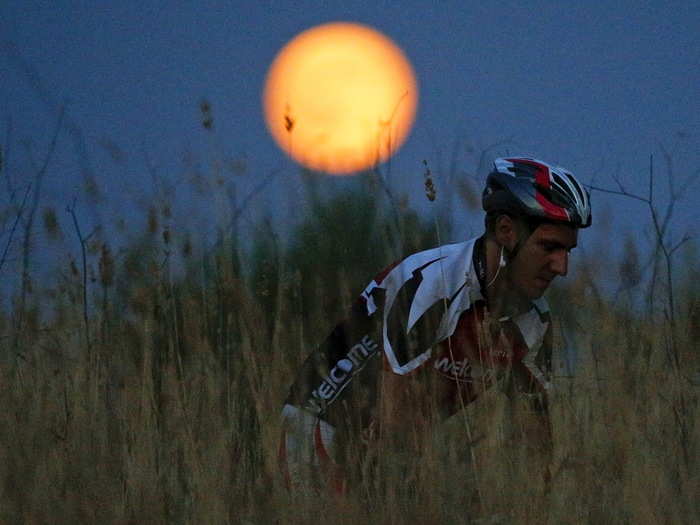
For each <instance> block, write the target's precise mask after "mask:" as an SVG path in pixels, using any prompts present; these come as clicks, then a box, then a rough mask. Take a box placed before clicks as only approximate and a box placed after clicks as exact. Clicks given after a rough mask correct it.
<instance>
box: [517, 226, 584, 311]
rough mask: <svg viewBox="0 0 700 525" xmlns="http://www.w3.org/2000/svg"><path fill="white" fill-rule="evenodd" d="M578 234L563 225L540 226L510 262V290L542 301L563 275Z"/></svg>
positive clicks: (574, 229) (573, 229)
mask: <svg viewBox="0 0 700 525" xmlns="http://www.w3.org/2000/svg"><path fill="white" fill-rule="evenodd" d="M577 239H578V230H577V229H576V228H573V227H571V226H568V225H566V224H549V223H545V224H541V225H540V226H539V227H537V229H535V231H534V232H532V235H530V236H529V237H528V239H527V241H526V242H525V244H523V246H522V247H521V248H520V250H519V251H518V253H517V255H516V256H515V259H514V260H513V261H512V262H511V265H512V266H511V271H510V279H511V282H512V284H513V285H514V287H515V288H516V289H517V290H518V291H519V292H520V293H521V294H522V295H523V296H525V297H527V298H528V299H530V300H533V299H538V298H539V297H542V294H543V293H544V291H545V290H546V289H547V287H548V286H549V284H550V283H551V282H552V280H553V279H554V278H555V277H556V276H557V275H562V276H564V275H566V272H567V270H568V266H569V252H570V251H571V250H572V249H573V248H574V247H576V241H577Z"/></svg>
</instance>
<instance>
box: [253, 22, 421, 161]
mask: <svg viewBox="0 0 700 525" xmlns="http://www.w3.org/2000/svg"><path fill="white" fill-rule="evenodd" d="M417 102H418V90H417V85H416V80H415V76H414V74H413V69H412V68H411V65H410V63H409V62H408V60H407V59H406V57H405V56H404V55H403V53H402V52H401V50H400V49H399V48H398V47H397V46H396V45H395V44H394V43H393V42H392V41H391V40H389V39H388V38H387V37H385V36H384V35H382V34H381V33H379V32H377V31H375V30H373V29H370V28H368V27H366V26H362V25H358V24H349V23H332V24H325V25H321V26H317V27H314V28H312V29H309V30H307V31H305V32H303V33H301V34H299V35H298V36H297V37H295V38H294V39H293V40H291V41H290V42H289V43H288V44H287V45H286V46H285V47H284V48H283V49H282V50H281V51H280V52H279V54H278V55H277V56H276V57H275V60H274V62H273V63H272V65H271V66H270V70H269V71H268V75H267V80H266V82H265V91H264V94H263V105H264V109H265V119H266V121H267V125H268V128H269V130H270V132H271V133H272V136H273V137H274V139H275V141H276V142H277V144H278V145H279V146H280V147H281V148H282V149H283V150H284V151H286V152H287V153H288V154H289V155H290V156H291V157H293V158H294V159H295V160H296V161H298V162H300V163H301V164H303V165H305V166H307V167H309V168H311V169H314V170H319V171H325V172H328V173H335V174H347V173H352V172H356V171H360V170H363V169H365V168H368V167H370V166H372V165H374V164H376V163H379V162H383V161H385V160H387V159H388V158H389V157H390V156H391V155H392V154H393V153H394V152H395V151H396V149H397V148H398V147H399V146H400V145H401V144H402V143H403V142H404V141H405V139H406V137H407V136H408V133H409V131H410V129H411V126H412V124H413V119H414V116H415V112H416V105H417Z"/></svg>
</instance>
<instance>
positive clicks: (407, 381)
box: [280, 158, 591, 491]
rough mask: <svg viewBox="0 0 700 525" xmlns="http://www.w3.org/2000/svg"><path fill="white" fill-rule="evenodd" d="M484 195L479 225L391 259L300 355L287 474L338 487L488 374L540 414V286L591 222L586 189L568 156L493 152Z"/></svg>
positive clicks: (477, 390)
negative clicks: (545, 158)
mask: <svg viewBox="0 0 700 525" xmlns="http://www.w3.org/2000/svg"><path fill="white" fill-rule="evenodd" d="M482 204H483V208H484V210H485V212H486V217H485V225H486V232H485V234H484V235H482V236H481V237H479V238H476V239H471V240H469V241H465V242H461V243H457V244H451V245H445V246H440V247H438V248H434V249H430V250H426V251H423V252H419V253H416V254H413V255H410V256H409V257H407V258H406V259H404V260H403V261H401V262H399V263H398V264H395V265H394V266H392V267H390V268H388V269H386V270H385V271H384V272H382V273H381V274H379V275H378V276H377V277H376V278H375V279H374V280H373V281H372V282H371V283H370V284H369V285H368V286H367V287H366V288H365V290H364V291H363V292H362V294H361V296H360V297H359V299H358V300H357V302H356V303H355V304H354V306H353V307H352V309H351V312H350V315H349V317H348V319H346V320H345V321H343V322H342V323H340V324H339V325H338V326H336V328H335V329H334V330H333V332H332V333H331V334H330V336H329V337H328V338H327V339H326V340H325V341H324V342H323V343H322V344H321V345H320V346H319V347H318V348H317V349H316V350H315V351H314V352H313V353H312V354H311V356H310V357H309V358H308V359H307V361H306V362H305V363H304V366H303V368H302V370H301V373H300V375H299V376H298V378H297V380H296V382H295V383H294V384H293V385H292V387H291V389H290V393H289V396H288V398H287V400H286V404H285V406H284V409H283V419H284V421H283V435H282V440H281V445H280V461H281V466H282V471H283V473H284V475H285V478H286V480H287V482H288V483H289V484H290V485H292V486H294V485H308V484H310V485H312V486H315V487H317V488H318V487H323V486H332V487H333V488H334V489H335V490H338V491H343V490H345V489H346V488H347V487H346V484H347V480H348V478H349V477H352V476H349V472H350V471H352V470H353V469H354V470H355V471H357V469H358V468H359V467H358V465H360V464H362V462H363V460H364V458H366V457H367V455H368V450H371V448H372V444H373V443H374V442H376V441H377V440H378V436H393V437H394V438H395V441H397V442H400V441H401V440H402V439H406V437H407V436H409V435H415V432H413V434H411V432H412V431H415V429H416V428H420V427H421V426H422V427H423V428H426V427H428V428H429V427H430V425H432V424H434V423H435V422H436V421H437V420H440V419H444V418H447V417H449V416H451V415H452V414H455V413H456V412H457V411H459V410H460V409H462V408H464V406H466V405H467V404H468V403H470V402H472V401H473V400H475V399H476V398H477V397H478V396H479V395H480V394H481V393H483V392H484V391H486V390H487V389H490V388H492V387H494V385H496V384H498V385H500V387H501V388H503V389H504V391H506V392H507V393H508V394H509V395H511V396H523V397H527V398H529V399H530V400H531V402H532V404H533V405H534V406H535V407H536V409H537V410H538V411H539V412H540V413H541V414H544V415H545V416H546V411H547V399H546V394H547V390H548V389H549V387H550V383H549V382H550V376H551V361H552V358H551V353H552V348H551V344H552V328H551V321H550V317H549V310H548V307H547V304H546V302H545V300H544V299H543V298H542V295H543V293H544V292H545V290H546V289H547V287H548V286H549V285H550V283H551V282H552V280H553V279H554V278H555V277H557V276H564V275H566V273H567V269H568V254H569V252H570V251H571V250H572V249H573V248H574V247H575V246H576V243H577V236H578V229H579V228H585V227H588V226H589V225H590V224H591V212H590V203H589V196H588V194H587V192H586V190H585V189H584V188H583V186H582V185H581V184H580V183H579V182H578V181H577V180H576V178H575V177H574V176H573V175H572V174H571V173H570V172H569V171H567V170H566V169H564V168H561V167H556V166H552V165H549V164H547V163H545V162H542V161H539V160H535V159H531V158H499V159H496V161H495V162H494V168H493V171H492V173H491V174H490V175H489V176H488V178H487V183H486V188H485V190H484V193H483V198H482ZM544 419H545V420H546V417H545V418H544ZM547 428H548V426H547Z"/></svg>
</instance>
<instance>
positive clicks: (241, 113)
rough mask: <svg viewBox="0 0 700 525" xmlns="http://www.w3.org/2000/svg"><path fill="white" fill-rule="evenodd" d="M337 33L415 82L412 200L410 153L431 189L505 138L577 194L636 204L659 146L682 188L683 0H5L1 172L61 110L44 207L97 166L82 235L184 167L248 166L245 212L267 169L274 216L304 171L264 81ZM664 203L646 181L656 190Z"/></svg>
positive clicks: (416, 178) (695, 61) (691, 122)
mask: <svg viewBox="0 0 700 525" xmlns="http://www.w3.org/2000/svg"><path fill="white" fill-rule="evenodd" d="M340 20H343V21H354V22H359V23H364V24H368V25H370V26H372V27H374V28H376V29H378V30H380V31H382V32H383V33H385V34H386V35H388V36H389V37H390V38H392V39H393V40H394V41H395V42H396V43H397V44H398V45H399V46H400V47H401V48H402V49H403V50H404V52H405V53H406V55H407V56H408V58H409V59H410V61H411V62H412V64H413V66H414V68H415V71H416V74H417V76H418V80H419V83H420V94H421V98H420V102H419V109H418V114H417V119H416V123H415V126H414V129H413V132H412V133H411V135H410V137H409V139H408V140H407V142H406V143H405V144H404V146H403V148H402V149H401V150H400V151H399V153H398V154H397V155H396V157H395V158H394V159H393V161H392V172H393V173H394V174H395V176H396V177H397V178H399V177H400V178H401V181H397V184H398V185H399V186H401V185H405V186H404V187H405V188H407V191H409V192H410V191H411V188H415V187H420V184H421V176H422V175H421V174H422V164H421V163H422V160H423V159H426V160H428V162H429V163H430V164H431V166H432V167H433V169H434V171H436V172H437V176H438V191H440V186H439V184H440V181H439V176H440V166H443V165H446V164H447V161H448V159H449V157H450V155H451V152H452V151H453V149H454V148H456V151H457V156H456V159H457V165H458V168H459V169H460V170H461V169H464V170H465V171H467V172H473V171H474V169H475V163H476V159H475V156H474V153H470V152H469V151H470V149H471V150H473V151H476V152H478V151H479V150H480V149H481V148H483V147H486V146H488V145H490V144H494V143H497V142H499V141H502V140H504V139H511V140H510V141H509V143H508V145H507V149H508V151H509V153H511V154H513V153H520V152H522V153H526V154H530V155H534V156H536V157H538V158H541V159H543V160H548V161H551V162H554V163H557V164H561V165H563V166H566V167H567V168H569V169H571V170H573V171H574V173H576V174H577V175H578V176H579V177H581V178H582V179H583V180H584V181H589V180H590V179H591V177H593V176H594V175H595V177H596V179H595V180H596V183H597V184H601V185H605V186H609V187H613V186H614V184H613V181H612V179H611V178H610V176H609V175H610V173H617V174H618V176H619V177H620V179H621V180H622V181H623V182H624V184H626V186H627V187H629V188H635V186H636V185H638V184H639V183H640V180H641V181H643V186H641V187H639V190H638V192H639V193H643V192H644V191H645V190H646V176H647V169H648V168H647V167H648V163H649V160H648V159H649V155H650V154H651V153H654V154H655V155H656V159H657V163H658V167H657V173H659V174H662V173H663V164H662V161H661V151H660V145H661V146H663V147H664V148H666V149H667V150H668V151H669V152H671V154H672V156H673V159H674V166H675V170H676V171H677V177H678V180H679V182H680V180H683V179H684V177H685V176H687V175H689V174H691V173H692V172H693V171H695V170H697V169H698V166H700V162H699V161H700V148H699V147H698V146H699V145H700V111H698V108H699V105H698V92H699V91H700V89H699V88H700V73H699V72H698V71H699V69H700V68H699V67H698V65H699V64H700V4H697V3H694V2H668V1H664V2H662V1H658V2H641V1H639V2H633V1H625V2H611V3H606V5H603V3H602V2H601V3H598V2H568V1H566V2H544V1H537V2H491V3H483V2H479V3H477V2H470V1H459V2H440V3H437V4H429V3H426V2H419V1H414V0H411V1H403V2H382V1H376V0H375V1H371V2H369V1H360V2H309V1H295V2H272V1H257V2H207V1H197V2H181V1H179V2H153V1H148V0H145V1H139V2H134V1H130V0H129V1H120V2H111V3H106V2H104V3H96V2H86V1H82V2H80V1H70V2H65V1H52V2H38V1H34V0H22V1H19V0H14V1H6V2H3V3H2V5H1V6H0V72H1V77H0V78H1V79H2V82H0V123H1V124H2V127H1V128H0V129H1V130H2V133H1V134H0V144H3V146H4V148H6V149H7V146H8V144H7V142H8V135H7V130H8V129H10V130H11V133H10V136H9V146H11V148H10V153H11V155H10V156H9V160H8V169H10V170H11V171H10V173H11V176H12V177H14V180H15V181H18V183H21V181H22V180H25V179H26V177H27V175H28V174H31V173H32V169H31V164H30V160H29V153H28V151H32V152H33V153H32V154H33V155H34V156H35V157H36V159H37V160H36V163H38V160H39V159H41V157H42V155H43V152H44V151H45V150H46V147H47V144H48V142H49V140H50V138H51V134H52V130H53V127H54V126H55V122H56V119H57V115H58V111H59V107H60V106H61V105H62V104H65V105H66V115H65V127H64V130H63V132H62V134H61V135H60V137H59V141H58V146H57V153H56V156H55V159H54V161H53V163H52V165H51V169H50V170H49V173H48V174H47V177H46V183H45V184H46V193H45V198H46V200H47V202H52V203H53V204H54V205H55V206H56V207H57V208H58V209H61V208H62V207H64V206H65V204H68V203H69V202H70V201H71V200H72V199H73V197H76V196H77V197H78V203H79V207H80V203H81V199H82V198H83V197H82V191H81V184H82V183H83V178H82V176H81V173H83V172H85V171H86V170H87V171H89V172H91V173H92V174H93V176H94V177H95V180H96V181H97V184H98V185H99V187H100V188H101V190H102V192H103V200H102V201H101V204H100V206H99V207H98V209H97V210H96V211H94V210H93V211H92V212H90V213H87V212H86V213H87V214H86V215H85V219H84V220H85V222H86V224H87V225H89V224H91V223H98V222H105V221H107V220H108V218H109V217H110V216H112V215H113V214H116V213H119V212H121V211H123V210H125V209H128V208H129V206H131V205H132V204H133V203H134V202H137V201H138V200H139V199H140V198H142V197H143V195H145V191H146V190H145V188H148V187H149V185H150V178H149V177H148V176H147V175H146V173H147V172H148V170H146V169H145V168H144V166H146V164H149V165H150V166H151V167H152V168H153V169H154V170H155V172H157V173H159V176H161V177H163V178H165V179H166V180H171V181H173V183H174V184H177V181H176V179H177V177H179V176H181V174H182V172H183V158H184V157H187V156H188V155H189V156H190V157H191V158H194V159H200V160H201V159H206V158H207V157H208V156H211V155H215V156H216V155H220V156H222V157H225V158H231V159H245V163H246V175H245V176H241V177H240V179H239V180H237V181H236V184H237V191H238V195H239V199H240V196H241V195H245V194H246V192H247V191H250V189H251V188H253V187H254V186H255V184H256V183H257V182H259V180H260V179H261V178H262V177H264V176H265V175H266V174H268V173H270V172H271V171H272V170H275V169H278V168H281V170H282V171H281V172H280V175H279V177H278V179H277V183H276V184H275V185H274V188H273V187H271V189H270V191H269V192H268V193H267V194H265V195H261V196H260V197H259V198H258V199H256V201H255V203H254V204H255V206H254V207H252V208H251V213H252V214H253V215H255V214H256V213H257V214H268V215H272V216H273V217H276V218H278V219H280V218H281V220H282V221H283V222H284V221H285V220H286V217H288V215H286V214H287V213H291V212H290V211H289V210H290V209H293V208H294V204H293V202H292V201H293V198H291V199H290V198H289V195H290V194H291V195H296V194H295V193H294V191H295V188H296V189H298V185H299V181H298V170H297V169H296V167H295V165H294V164H293V163H292V161H290V160H288V159H287V158H286V157H285V156H284V155H283V154H282V153H281V152H280V151H279V150H278V149H277V147H276V146H275V144H274V142H273V140H272V139H271V138H270V136H269V135H268V133H267V130H266V128H265V125H264V121H263V117H262V112H261V107H260V92H261V89H262V85H263V82H264V79H265V73H266V70H267V67H268V66H269V64H270V62H271V61H272V59H273V58H274V56H275V54H276V52H277V51H278V50H279V49H280V48H281V47H282V46H283V45H284V44H285V43H286V42H287V41H289V40H290V39H291V38H293V37H294V36H295V35H296V34H298V33H299V32H300V31H303V30H304V29H308V28H310V27H312V26H314V25H317V24H320V23H324V22H330V21H340ZM203 97H205V98H206V99H207V100H208V101H210V103H211V104H212V107H213V112H214V122H215V134H208V133H206V132H205V131H204V130H203V129H202V127H201V124H200V120H199V114H198V111H199V110H198V104H199V101H200V100H201V99H202V98H203ZM8 123H11V126H8ZM27 139H28V140H27ZM27 143H30V144H31V146H30V147H29V148H27V147H26V144H27ZM23 144H24V145H23ZM113 146H116V147H117V148H118V149H119V150H120V151H121V152H123V154H124V158H123V159H118V160H119V162H115V161H114V159H113V158H111V157H110V154H109V153H110V150H111V151H112V152H114V151H115V150H114V148H113ZM496 151H500V152H501V153H503V152H504V150H503V149H500V150H496ZM202 162H204V161H202ZM23 177H24V178H25V179H23ZM25 182H26V180H25ZM327 184H328V185H333V184H337V181H330V180H329V181H328V182H327ZM178 187H181V186H178ZM698 190H700V186H699V185H697V184H696V185H695V186H694V191H698ZM179 191H180V193H179V194H178V196H177V201H178V202H179V203H180V204H181V205H182V206H183V209H184V210H185V212H184V213H185V216H186V213H187V211H186V210H187V206H188V203H189V205H191V206H195V203H196V206H201V203H200V202H198V201H196V199H195V197H194V196H191V195H190V194H188V193H187V192H186V191H184V190H179ZM183 191H184V193H183ZM635 191H636V190H635ZM290 192H291V193H290ZM665 192H666V184H665V182H664V181H663V180H661V179H659V181H658V196H659V197H660V198H663V197H664V196H665V195H667V193H665ZM418 193H420V192H418ZM593 198H594V213H595V212H596V211H597V212H599V213H598V215H594V225H595V226H599V227H600V226H603V224H602V223H601V220H603V221H604V222H609V221H614V223H615V224H616V225H620V226H621V227H622V228H623V229H624V230H626V231H629V232H632V233H633V234H635V235H639V233H640V232H639V231H637V230H639V229H640V228H642V229H643V228H645V227H646V226H645V225H647V224H648V221H646V218H645V217H646V216H644V219H640V218H639V217H640V215H639V214H640V213H641V212H643V211H644V210H643V207H641V206H640V205H639V204H638V203H635V202H634V201H627V200H620V199H615V198H610V197H606V196H602V195H598V194H594V195H593ZM697 204H698V199H697V197H692V196H689V197H687V198H685V199H684V200H683V201H682V202H680V203H679V205H678V209H677V213H676V220H675V223H674V235H676V236H677V238H680V235H682V234H683V233H684V232H686V231H688V232H691V233H695V234H697V233H698V228H697V224H698V220H699V219H700V212H699V211H698V208H699V207H698V206H697ZM87 208H88V206H87V205H85V207H84V209H87ZM282 209H284V210H287V211H286V212H284V213H282V212H280V211H279V210H282ZM600 212H603V213H600ZM280 214H281V215H280ZM596 219H598V222H597V223H596ZM467 222H469V224H477V225H478V224H480V223H481V219H480V217H478V216H472V217H469V218H468V220H467ZM134 224H136V223H134ZM467 229H469V228H467ZM598 231H599V232H601V231H603V230H602V229H599V230H598Z"/></svg>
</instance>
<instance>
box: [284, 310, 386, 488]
mask: <svg viewBox="0 0 700 525" xmlns="http://www.w3.org/2000/svg"><path fill="white" fill-rule="evenodd" d="M367 311H368V310H367V307H366V299H365V298H360V299H359V300H358V301H357V302H356V303H355V305H354V306H353V308H352V309H351V312H350V315H349V317H348V318H347V319H346V320H345V321H343V322H341V323H340V324H338V325H337V326H336V327H335V329H334V330H333V331H332V332H331V334H330V335H329V336H328V337H327V338H326V340H325V341H324V342H323V343H322V344H321V345H319V346H318V347H317V348H316V349H315V350H314V352H313V353H312V354H311V355H310V356H309V357H308V359H307V360H306V361H305V363H304V365H303V366H302V368H301V370H300V373H299V375H298V376H297V379H296V381H295V382H294V384H293V385H292V387H291V389H290V392H289V396H288V397H287V399H286V401H285V406H284V409H283V411H282V419H283V421H282V436H281V443H280V450H279V460H280V467H281V470H282V473H283V476H284V477H285V480H286V481H287V484H288V486H289V487H292V488H299V487H310V488H313V489H315V490H323V489H324V488H326V487H327V488H329V489H331V490H332V491H335V492H344V490H345V484H346V481H345V478H346V475H345V472H344V462H343V461H342V460H341V459H340V458H342V457H343V455H344V447H345V446H346V443H347V440H348V439H352V438H353V437H355V438H356V437H358V434H359V433H361V431H362V429H363V428H365V427H366V426H368V425H369V422H370V421H371V418H372V413H373V409H374V404H375V401H376V384H377V383H376V379H377V375H378V371H379V370H378V368H379V367H380V365H381V359H380V358H379V353H380V346H379V343H378V341H379V325H378V323H377V322H376V319H375V317H374V316H372V315H370V314H368V313H367Z"/></svg>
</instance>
